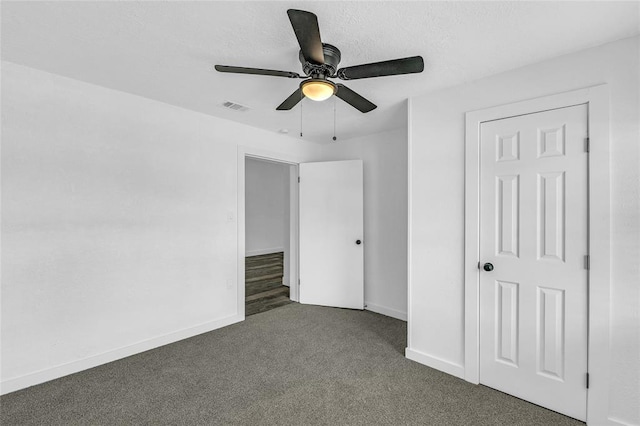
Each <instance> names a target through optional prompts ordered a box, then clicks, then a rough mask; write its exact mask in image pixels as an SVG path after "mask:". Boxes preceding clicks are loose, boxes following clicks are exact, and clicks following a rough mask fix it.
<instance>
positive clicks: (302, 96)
mask: <svg viewBox="0 0 640 426" xmlns="http://www.w3.org/2000/svg"><path fill="white" fill-rule="evenodd" d="M302 101H304V95H303V94H302V92H300V137H302V104H303V103H304V102H302Z"/></svg>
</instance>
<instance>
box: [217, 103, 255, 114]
mask: <svg viewBox="0 0 640 426" xmlns="http://www.w3.org/2000/svg"><path fill="white" fill-rule="evenodd" d="M222 106H223V107H225V108H229V109H232V110H234V111H240V112H245V111H249V107H246V106H244V105H240V104H237V103H235V102H231V101H225V102H224V103H223V104H222Z"/></svg>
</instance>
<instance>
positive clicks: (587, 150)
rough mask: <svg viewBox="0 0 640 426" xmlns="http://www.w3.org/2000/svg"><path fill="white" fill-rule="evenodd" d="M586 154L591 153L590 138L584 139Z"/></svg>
mask: <svg viewBox="0 0 640 426" xmlns="http://www.w3.org/2000/svg"><path fill="white" fill-rule="evenodd" d="M584 152H589V138H584Z"/></svg>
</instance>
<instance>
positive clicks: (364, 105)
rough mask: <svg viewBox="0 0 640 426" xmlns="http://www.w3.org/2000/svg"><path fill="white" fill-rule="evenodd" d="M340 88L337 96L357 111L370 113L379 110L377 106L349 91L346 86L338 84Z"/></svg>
mask: <svg viewBox="0 0 640 426" xmlns="http://www.w3.org/2000/svg"><path fill="white" fill-rule="evenodd" d="M336 86H338V91H337V92H336V96H337V97H339V98H340V99H342V100H343V101H345V102H346V103H348V104H349V105H351V106H352V107H354V108H355V109H357V110H358V111H360V112H369V111H373V110H374V109H376V108H377V106H376V105H375V104H373V103H371V102H369V101H368V100H366V99H365V98H363V97H362V96H360V95H358V94H357V93H356V92H354V91H353V90H351V89H349V88H348V87H347V86H345V85H344V84H339V83H338V84H336Z"/></svg>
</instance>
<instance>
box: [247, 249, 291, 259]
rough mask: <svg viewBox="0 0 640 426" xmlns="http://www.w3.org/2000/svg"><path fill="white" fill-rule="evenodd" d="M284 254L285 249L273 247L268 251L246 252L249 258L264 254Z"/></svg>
mask: <svg viewBox="0 0 640 426" xmlns="http://www.w3.org/2000/svg"><path fill="white" fill-rule="evenodd" d="M280 252H284V247H272V248H266V249H257V250H247V251H245V252H244V255H245V257H249V256H261V255H263V254H271V253H280Z"/></svg>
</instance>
